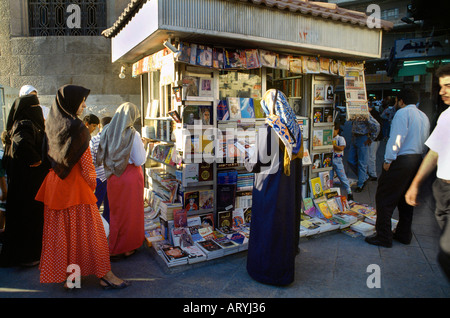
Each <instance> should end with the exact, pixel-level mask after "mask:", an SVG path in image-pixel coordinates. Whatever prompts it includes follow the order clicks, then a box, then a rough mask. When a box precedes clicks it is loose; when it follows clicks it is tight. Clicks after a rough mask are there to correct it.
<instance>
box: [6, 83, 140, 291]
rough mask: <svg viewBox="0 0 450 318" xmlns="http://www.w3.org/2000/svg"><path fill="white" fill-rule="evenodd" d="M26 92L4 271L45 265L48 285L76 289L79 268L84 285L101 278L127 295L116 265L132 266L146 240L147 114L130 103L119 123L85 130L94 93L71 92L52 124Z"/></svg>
mask: <svg viewBox="0 0 450 318" xmlns="http://www.w3.org/2000/svg"><path fill="white" fill-rule="evenodd" d="M27 87H28V91H26V92H24V93H23V94H20V96H19V98H17V99H16V100H15V102H14V103H13V105H12V107H11V110H10V113H9V115H8V120H7V126H6V133H5V134H4V136H3V137H4V138H2V140H3V141H4V155H3V159H2V161H1V163H2V166H3V168H4V170H5V174H6V178H7V190H6V189H5V191H3V189H2V195H3V196H6V208H5V210H6V213H5V227H4V232H3V233H2V248H1V253H0V266H2V267H11V266H36V265H38V264H39V269H40V281H41V283H63V284H64V287H65V288H71V283H73V281H69V282H68V281H67V280H68V277H69V275H70V274H71V273H70V272H68V268H69V265H72V264H77V265H78V266H79V268H80V271H81V272H80V275H81V276H87V275H95V276H97V277H98V278H99V279H100V281H99V284H100V285H101V286H102V287H103V288H105V289H122V288H125V287H127V286H129V285H130V283H129V282H127V281H125V280H123V279H121V278H119V277H117V276H116V275H115V274H114V273H113V272H112V270H111V261H112V260H114V259H117V258H122V257H128V256H131V255H132V254H134V253H135V252H136V250H137V249H138V248H139V247H140V246H141V245H142V243H143V242H144V239H145V238H144V224H143V223H144V202H143V190H144V184H143V182H144V178H143V172H142V169H141V166H142V165H143V164H144V162H145V159H146V156H145V148H144V147H145V146H144V141H143V140H142V139H141V136H140V134H139V132H137V131H136V129H135V128H134V126H133V125H134V123H135V121H136V119H137V118H138V117H139V110H138V107H137V106H136V105H134V104H132V103H124V104H122V105H120V106H119V107H118V109H117V110H116V112H115V114H114V116H113V117H112V118H111V117H105V118H102V119H101V120H99V118H98V117H97V116H95V115H93V114H90V115H87V116H85V117H84V118H83V120H81V119H80V116H82V114H83V112H84V110H85V108H86V99H87V98H88V96H89V93H90V90H89V89H86V88H84V87H81V86H76V85H65V86H62V87H61V88H60V89H59V90H58V92H57V94H56V96H55V100H54V102H53V105H52V106H51V108H50V109H49V111H48V113H47V115H46V118H45V119H44V112H43V108H42V107H40V102H39V99H38V92H37V89H35V88H34V87H30V86H29V85H27ZM97 126H100V127H99V128H100V129H99V130H100V132H99V133H98V134H97V135H95V136H94V137H93V138H92V139H91V133H92V132H93V131H95V129H96V128H97ZM93 158H94V159H93ZM106 193H111V195H110V196H109V197H107V196H106ZM101 204H103V205H104V213H103V214H101V213H100V212H99V207H100V205H101ZM125 204H126V206H125ZM105 222H106V223H105ZM68 283H69V284H68Z"/></svg>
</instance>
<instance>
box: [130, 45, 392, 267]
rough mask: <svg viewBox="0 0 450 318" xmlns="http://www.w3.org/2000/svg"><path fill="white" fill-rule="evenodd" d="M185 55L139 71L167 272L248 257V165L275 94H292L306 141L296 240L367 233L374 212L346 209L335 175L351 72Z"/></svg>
mask: <svg viewBox="0 0 450 318" xmlns="http://www.w3.org/2000/svg"><path fill="white" fill-rule="evenodd" d="M179 49H180V54H178V55H177V56H176V57H175V56H174V55H171V54H170V53H169V52H167V51H165V53H160V52H158V53H155V54H154V56H152V58H151V59H148V62H149V63H150V66H148V65H147V67H149V69H151V70H152V71H149V72H148V73H145V74H142V73H139V72H138V69H137V68H138V66H136V67H133V70H135V71H136V73H135V74H141V75H142V76H143V79H145V80H147V81H148V82H147V83H148V90H149V91H148V94H147V95H148V96H147V97H146V98H147V99H148V100H145V99H144V101H143V103H144V105H146V107H144V113H145V114H146V116H145V120H144V127H143V128H142V136H143V137H144V138H148V139H150V142H149V143H148V146H147V149H146V151H147V158H148V160H147V162H146V165H145V198H144V199H145V206H146V211H145V234H146V239H147V243H148V245H150V246H152V247H153V248H154V249H155V251H156V254H157V255H159V257H160V258H161V261H162V262H163V263H164V264H165V265H166V266H167V267H169V268H171V267H175V266H180V265H189V264H194V263H198V262H202V261H208V260H212V259H217V258H219V257H223V256H226V255H230V254H233V253H237V252H240V251H245V250H246V249H247V248H248V240H249V235H250V223H251V213H252V191H253V183H254V178H255V175H254V174H253V173H250V172H248V171H247V170H246V169H245V167H244V160H245V158H246V157H248V156H251V154H252V153H253V151H254V147H253V146H254V145H255V144H256V137H257V132H258V128H259V127H260V126H261V125H264V123H265V114H264V112H263V110H262V107H261V104H260V102H261V96H262V95H263V93H264V92H265V91H266V90H268V89H271V88H277V89H279V90H281V91H283V92H284V93H285V94H286V96H287V97H288V101H289V103H290V105H291V106H292V108H293V110H294V112H295V114H296V116H297V121H298V124H299V126H300V129H301V132H302V136H303V159H302V162H303V178H302V198H303V200H302V206H301V212H302V213H301V214H302V220H301V226H300V228H299V233H300V236H301V237H311V236H313V235H316V234H320V233H324V232H329V231H332V230H340V231H343V232H344V231H345V233H346V234H349V235H350V234H352V235H353V236H356V235H368V233H370V230H371V228H373V223H374V214H375V211H374V209H373V208H371V207H368V206H365V205H363V204H357V203H355V202H347V200H346V197H345V196H343V195H341V193H340V188H337V187H333V182H332V180H333V176H331V175H330V173H331V171H332V170H331V169H332V160H333V143H332V142H333V124H334V119H335V113H336V112H335V109H334V87H335V86H336V84H337V79H338V77H339V76H343V75H344V71H345V67H344V68H343V70H341V71H339V68H338V66H339V65H342V64H343V63H341V62H340V61H336V60H329V59H324V58H315V57H308V58H302V57H295V56H290V55H283V54H278V53H274V52H269V51H265V50H255V49H248V50H246V49H232V48H227V49H225V48H223V49H222V48H214V47H208V46H204V45H196V44H192V43H186V42H181V43H179ZM158 58H159V59H164V61H165V62H164V63H158V62H157V61H158ZM168 58H172V60H173V64H174V65H173V67H171V68H170V71H169V70H165V71H164V78H163V77H162V76H163V74H161V73H162V69H161V71H160V69H158V65H165V64H167V60H168ZM150 61H151V62H150ZM159 67H160V68H161V67H162V66H159ZM172 73H173V74H172ZM341 73H342V74H341ZM352 74H353V73H352ZM158 75H159V76H158ZM147 83H146V84H147ZM393 224H395V221H393Z"/></svg>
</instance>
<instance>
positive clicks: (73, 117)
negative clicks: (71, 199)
mask: <svg viewBox="0 0 450 318" xmlns="http://www.w3.org/2000/svg"><path fill="white" fill-rule="evenodd" d="M89 93H90V90H89V89H87V88H84V87H82V86H76V85H65V86H62V87H61V88H60V89H59V90H58V93H57V94H56V98H55V101H54V102H53V105H52V107H51V109H50V112H49V114H48V118H47V120H46V122H45V133H46V145H45V146H46V148H44V149H46V150H47V156H48V159H49V161H50V164H51V167H52V169H53V170H54V171H55V173H56V174H57V175H58V177H60V178H61V179H64V178H65V177H67V176H68V175H69V173H70V171H71V170H72V168H73V166H74V165H75V164H76V163H77V162H78V161H79V160H80V158H81V156H82V155H83V153H84V152H85V151H86V149H87V148H88V147H89V141H90V139H91V135H90V134H89V130H88V128H87V127H86V126H85V125H84V124H83V122H82V121H81V119H79V118H78V117H77V110H78V108H79V107H80V105H81V103H82V102H83V100H84V99H86V98H87V97H88V95H89Z"/></svg>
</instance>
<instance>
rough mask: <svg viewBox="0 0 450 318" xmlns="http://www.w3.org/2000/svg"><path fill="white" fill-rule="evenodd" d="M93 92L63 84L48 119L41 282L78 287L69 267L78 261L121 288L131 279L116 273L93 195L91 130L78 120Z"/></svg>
mask: <svg viewBox="0 0 450 318" xmlns="http://www.w3.org/2000/svg"><path fill="white" fill-rule="evenodd" d="M89 92H90V91H89V90H88V89H86V88H84V87H81V86H75V85H65V86H63V87H61V88H60V89H59V90H58V92H57V95H56V98H55V101H54V102H53V105H52V107H51V110H50V113H49V116H48V119H47V121H46V139H45V142H44V151H45V155H46V156H45V158H46V159H47V160H48V161H49V163H50V164H51V170H50V172H49V173H48V175H47V177H46V178H45V180H44V182H43V184H42V186H41V188H40V189H39V192H38V194H37V195H36V200H39V201H42V202H44V206H45V208H44V235H43V246H42V255H41V264H40V270H41V275H40V281H41V283H58V282H66V284H65V286H67V287H69V288H70V287H73V285H72V286H70V285H71V284H72V282H70V285H69V284H67V279H68V273H67V270H68V266H69V265H72V264H76V265H78V266H79V268H80V273H79V274H80V275H81V276H87V275H95V276H97V277H98V278H100V285H101V286H103V287H104V288H105V289H120V288H125V287H127V286H128V285H129V283H128V282H126V281H124V280H122V279H120V278H118V277H116V276H115V275H114V274H113V273H112V271H111V264H110V260H109V253H108V241H107V238H106V233H105V229H104V227H103V222H102V219H101V216H100V213H99V211H98V208H97V205H96V202H97V198H96V197H95V195H94V190H95V185H96V174H95V168H94V164H93V162H92V156H91V151H90V148H89V141H90V134H89V130H88V129H87V128H86V126H85V125H84V124H83V122H82V121H81V120H80V119H79V118H78V117H79V116H81V114H82V113H83V110H84V108H85V107H86V104H85V100H86V98H87V97H88V95H89ZM45 158H44V159H45ZM71 276H72V275H71Z"/></svg>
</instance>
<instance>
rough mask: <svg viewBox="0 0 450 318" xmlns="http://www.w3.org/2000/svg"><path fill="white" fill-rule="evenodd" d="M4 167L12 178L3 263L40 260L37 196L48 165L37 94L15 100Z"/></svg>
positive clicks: (40, 220) (40, 221) (40, 212)
mask: <svg viewBox="0 0 450 318" xmlns="http://www.w3.org/2000/svg"><path fill="white" fill-rule="evenodd" d="M6 131H7V133H6V138H5V153H4V156H3V162H2V163H3V166H4V167H5V169H6V175H7V180H8V196H7V200H6V226H5V232H4V242H3V247H2V251H1V255H0V264H1V266H15V265H28V266H33V265H37V264H38V263H39V258H40V255H41V248H42V229H43V223H44V217H43V211H44V206H43V204H42V203H41V202H38V201H36V200H35V199H34V197H35V196H36V193H37V191H38V190H39V187H40V186H41V183H42V181H43V180H44V178H45V175H46V174H47V173H48V166H46V165H44V164H42V160H41V159H42V142H43V138H44V117H43V115H42V110H41V107H39V99H38V97H37V96H36V94H33V93H30V94H27V95H23V96H22V97H19V98H18V99H16V100H15V101H14V104H13V105H12V107H11V110H10V112H9V116H8V120H7V124H6Z"/></svg>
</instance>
